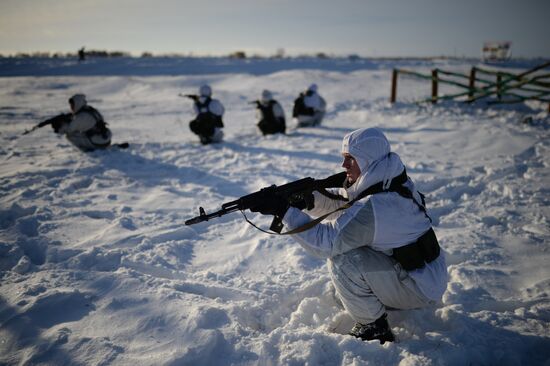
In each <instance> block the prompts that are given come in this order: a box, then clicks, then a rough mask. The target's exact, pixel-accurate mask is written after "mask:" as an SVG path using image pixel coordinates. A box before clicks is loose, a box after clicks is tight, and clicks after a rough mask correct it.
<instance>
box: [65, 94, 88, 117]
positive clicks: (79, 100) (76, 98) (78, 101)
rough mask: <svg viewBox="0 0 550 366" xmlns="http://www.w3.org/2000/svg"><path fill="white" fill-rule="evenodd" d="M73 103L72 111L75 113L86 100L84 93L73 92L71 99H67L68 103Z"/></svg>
mask: <svg viewBox="0 0 550 366" xmlns="http://www.w3.org/2000/svg"><path fill="white" fill-rule="evenodd" d="M71 101H72V103H74V113H77V112H78V111H79V110H81V109H82V107H84V106H85V105H86V104H87V102H86V96H85V95H84V94H75V95H73V96H72V97H71V99H69V103H71Z"/></svg>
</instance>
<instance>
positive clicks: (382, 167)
mask: <svg viewBox="0 0 550 366" xmlns="http://www.w3.org/2000/svg"><path fill="white" fill-rule="evenodd" d="M342 153H348V154H350V155H351V156H353V157H354V158H355V160H356V161H357V164H358V165H359V169H361V175H360V176H359V178H358V179H357V181H356V182H355V183H354V184H353V185H352V186H351V187H349V188H348V194H349V196H350V198H351V199H353V198H355V197H356V196H357V195H358V194H359V193H361V192H362V191H364V190H365V189H367V188H368V187H370V186H372V185H373V184H376V183H378V182H383V184H384V187H385V188H387V187H389V186H390V184H391V181H392V179H393V178H394V177H396V176H398V175H399V174H401V173H402V172H403V169H404V168H405V166H404V165H403V163H402V162H401V158H400V157H399V155H397V154H396V153H393V152H391V149H390V143H389V141H388V139H387V138H386V136H385V135H384V133H383V132H382V131H380V130H379V129H378V128H363V129H360V130H356V131H353V132H351V133H349V134H347V135H346V136H345V137H344V139H343V141H342Z"/></svg>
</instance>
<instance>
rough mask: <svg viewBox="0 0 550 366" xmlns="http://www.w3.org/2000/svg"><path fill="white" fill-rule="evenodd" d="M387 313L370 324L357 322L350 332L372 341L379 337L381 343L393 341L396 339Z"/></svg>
mask: <svg viewBox="0 0 550 366" xmlns="http://www.w3.org/2000/svg"><path fill="white" fill-rule="evenodd" d="M386 318H387V314H384V315H382V316H381V317H380V318H378V319H376V321H374V322H372V323H369V324H361V323H355V326H354V327H353V328H352V329H351V331H350V332H349V333H348V334H349V335H352V336H354V337H357V338H361V339H362V340H364V341H372V340H375V339H378V340H379V341H380V344H384V343H385V342H393V341H394V340H395V338H394V336H393V333H392V332H391V329H390V325H389V324H388V320H387V319H386Z"/></svg>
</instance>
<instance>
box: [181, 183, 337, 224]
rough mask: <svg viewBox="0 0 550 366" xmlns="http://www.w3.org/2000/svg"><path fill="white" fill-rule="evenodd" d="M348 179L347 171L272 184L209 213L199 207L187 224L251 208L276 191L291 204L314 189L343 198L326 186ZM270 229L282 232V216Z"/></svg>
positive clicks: (335, 185)
mask: <svg viewBox="0 0 550 366" xmlns="http://www.w3.org/2000/svg"><path fill="white" fill-rule="evenodd" d="M345 180H346V172H342V173H338V174H334V175H331V176H330V177H328V178H325V179H313V178H309V177H308V178H303V179H299V180H297V181H294V182H290V183H287V184H284V185H282V186H276V185H272V186H270V187H266V188H262V189H260V190H259V191H257V192H254V193H251V194H249V195H246V196H243V197H241V198H239V199H237V200H235V201H231V202H227V203H224V204H223V205H222V208H221V210H219V211H216V212H214V213H211V214H207V213H206V212H205V211H204V208H202V207H199V216H196V217H194V218H192V219H189V220H187V221H185V225H194V224H198V223H200V222H204V221H208V220H210V219H213V218H216V217H221V216H224V215H227V214H228V213H231V212H235V211H244V210H247V209H251V208H253V207H255V206H257V205H258V204H259V203H261V202H262V201H263V199H264V197H265V196H266V194H271V193H274V194H276V195H278V196H280V197H281V198H283V199H285V200H286V201H287V202H288V203H289V204H290V205H292V204H293V203H297V202H300V201H303V200H305V198H306V197H307V196H308V195H310V194H311V193H312V192H313V191H319V192H321V193H322V194H323V195H326V196H327V197H330V198H335V199H343V198H342V197H340V196H338V195H335V194H333V193H330V192H328V191H326V188H341V187H343V185H344V181H345ZM269 229H270V230H272V231H274V232H276V233H281V230H282V229H283V223H282V217H277V216H275V217H274V218H273V221H272V222H271V226H270V227H269Z"/></svg>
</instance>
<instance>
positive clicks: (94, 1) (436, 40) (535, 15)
mask: <svg viewBox="0 0 550 366" xmlns="http://www.w3.org/2000/svg"><path fill="white" fill-rule="evenodd" d="M548 14H550V1H548V0H521V1H520V0H460V1H457V0H454V1H449V0H408V1H407V0H403V1H397V0H338V1H336V0H210V1H197V0H155V1H151V0H117V1H111V0H79V1H74V0H0V53H2V54H13V53H17V52H35V51H47V52H75V51H76V50H77V49H79V48H80V47H83V46H85V47H86V48H87V49H98V50H111V51H114V50H120V51H127V52H131V53H132V54H135V55H139V54H141V53H142V52H152V53H154V54H161V53H184V54H194V55H226V54H228V53H232V52H235V51H245V52H246V53H247V54H255V53H256V54H262V55H273V54H275V53H276V52H277V51H280V50H284V52H285V54H287V55H298V54H306V53H309V54H311V53H318V52H323V53H326V54H333V55H349V54H357V55H360V56H366V57H385V56H388V57H406V56H413V57H425V56H441V55H443V56H457V57H462V56H466V57H479V56H480V54H481V48H482V46H483V42H486V41H510V42H512V53H513V56H516V57H550V42H548V39H549V36H550V25H549V23H548V20H547V17H548Z"/></svg>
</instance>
